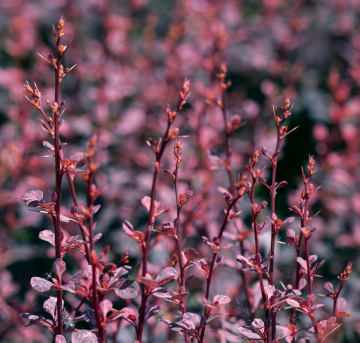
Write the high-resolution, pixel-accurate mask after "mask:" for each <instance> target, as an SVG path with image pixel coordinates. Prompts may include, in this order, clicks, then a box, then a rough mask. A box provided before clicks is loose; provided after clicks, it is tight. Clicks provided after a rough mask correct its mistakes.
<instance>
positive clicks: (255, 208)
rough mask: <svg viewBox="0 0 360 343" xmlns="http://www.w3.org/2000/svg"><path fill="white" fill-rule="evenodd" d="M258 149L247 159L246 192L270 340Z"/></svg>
mask: <svg viewBox="0 0 360 343" xmlns="http://www.w3.org/2000/svg"><path fill="white" fill-rule="evenodd" d="M259 155H260V152H259V149H258V148H255V149H254V153H253V156H252V159H251V160H250V161H249V165H248V166H247V169H248V170H249V173H250V176H251V183H249V182H247V183H246V184H247V188H246V189H247V193H248V195H249V198H250V206H251V210H252V220H253V223H252V226H253V230H254V240H255V259H254V260H253V262H252V263H253V268H254V270H255V272H256V274H257V276H258V279H259V284H260V290H261V298H262V301H263V306H264V312H265V328H264V335H265V341H266V342H271V335H270V304H269V300H268V297H267V294H266V291H265V284H264V279H263V272H264V273H265V275H266V276H267V278H268V280H269V277H268V273H267V271H266V269H265V267H264V265H263V261H262V258H261V254H260V246H259V236H260V232H261V230H262V229H263V228H264V225H265V224H264V225H259V224H258V222H257V217H258V215H259V213H260V212H261V211H262V210H264V209H265V207H266V206H267V202H266V201H263V202H262V203H261V204H260V205H258V204H257V203H256V202H255V188H256V183H257V182H259V179H260V177H261V171H260V170H259V169H256V170H255V167H256V164H257V162H258V160H259Z"/></svg>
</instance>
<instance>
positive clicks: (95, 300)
mask: <svg viewBox="0 0 360 343" xmlns="http://www.w3.org/2000/svg"><path fill="white" fill-rule="evenodd" d="M88 165H89V169H88V170H89V175H88V178H87V208H88V211H89V212H90V215H89V217H88V229H89V241H90V263H91V267H92V292H93V294H92V299H91V300H92V307H93V310H94V315H95V320H96V327H97V329H98V342H99V343H103V342H105V343H106V342H107V335H106V330H105V328H104V325H103V322H102V320H101V316H100V306H99V297H98V292H97V284H96V266H97V257H96V251H95V247H94V230H93V215H92V209H93V207H94V200H93V197H92V194H91V186H92V178H93V171H92V161H91V156H88Z"/></svg>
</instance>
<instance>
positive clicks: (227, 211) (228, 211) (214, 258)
mask: <svg viewBox="0 0 360 343" xmlns="http://www.w3.org/2000/svg"><path fill="white" fill-rule="evenodd" d="M239 198H240V197H239V196H238V197H236V198H235V199H234V200H233V201H232V203H231V204H230V205H228V208H227V210H226V214H225V217H224V220H223V222H222V224H221V227H220V231H219V234H218V245H220V242H221V237H222V235H223V233H224V230H225V227H226V225H227V223H228V216H229V213H230V210H231V209H232V208H233V207H234V206H235V204H236V202H237V201H238V199H239ZM217 255H218V252H213V257H212V260H211V264H210V268H209V277H208V278H207V281H206V292H205V299H207V300H208V299H209V294H210V285H211V279H212V275H213V270H214V265H215V261H216V257H217ZM205 315H206V310H204V316H205ZM205 330H206V325H205V326H204V327H203V328H202V330H201V334H200V341H199V343H203V340H204V335H205Z"/></svg>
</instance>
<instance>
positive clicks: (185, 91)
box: [136, 79, 190, 343]
mask: <svg viewBox="0 0 360 343" xmlns="http://www.w3.org/2000/svg"><path fill="white" fill-rule="evenodd" d="M189 90H190V80H187V79H186V80H185V82H184V84H183V88H182V90H181V92H180V96H179V101H178V104H177V107H176V109H175V111H172V110H171V109H170V107H168V108H167V110H166V113H167V115H168V120H167V126H166V130H165V133H164V135H163V137H162V138H159V139H158V140H155V139H153V138H150V139H149V141H148V144H149V146H150V147H151V149H152V150H153V152H154V154H155V168H154V174H153V181H152V187H151V194H150V208H149V217H148V223H147V228H146V231H145V238H144V241H145V242H144V244H143V245H142V273H141V275H142V277H145V276H146V274H147V262H148V256H149V245H150V236H151V229H152V227H153V225H154V222H155V218H156V216H157V214H156V213H155V195H156V187H157V180H158V175H159V171H160V167H161V159H162V156H163V154H164V151H165V147H166V145H167V144H168V143H169V142H170V141H171V140H173V139H175V138H176V135H177V134H178V132H179V129H178V128H174V129H171V125H172V124H173V122H174V120H175V118H176V116H177V114H178V113H179V112H180V110H181V109H182V107H183V106H184V105H185V103H186V99H187V98H188V96H189ZM147 299H148V295H147V294H146V290H145V287H144V286H143V287H142V290H141V304H140V308H139V321H138V325H137V330H136V331H137V332H136V334H137V340H138V341H139V343H141V342H142V335H143V329H144V323H145V311H146V303H147Z"/></svg>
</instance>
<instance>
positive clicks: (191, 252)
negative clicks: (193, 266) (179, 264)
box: [184, 249, 199, 264]
mask: <svg viewBox="0 0 360 343" xmlns="http://www.w3.org/2000/svg"><path fill="white" fill-rule="evenodd" d="M184 255H185V257H186V264H188V263H189V262H191V261H193V260H195V259H197V258H198V257H199V253H198V252H197V251H196V250H195V249H187V250H186V251H185V253H184Z"/></svg>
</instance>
